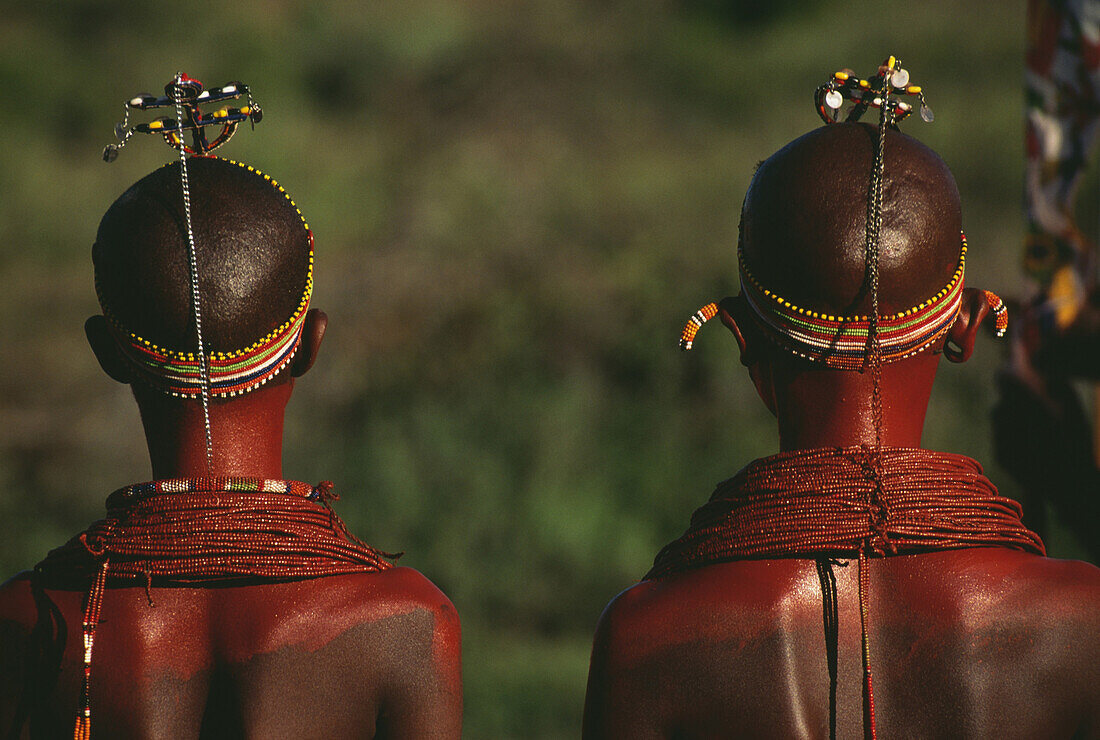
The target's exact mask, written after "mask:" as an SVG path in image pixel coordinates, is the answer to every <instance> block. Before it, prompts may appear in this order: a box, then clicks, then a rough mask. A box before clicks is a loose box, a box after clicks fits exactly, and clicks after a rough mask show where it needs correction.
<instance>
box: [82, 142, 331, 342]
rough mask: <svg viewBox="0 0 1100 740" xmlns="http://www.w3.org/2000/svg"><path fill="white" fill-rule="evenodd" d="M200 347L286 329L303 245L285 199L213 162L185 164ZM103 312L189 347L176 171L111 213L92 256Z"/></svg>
mask: <svg viewBox="0 0 1100 740" xmlns="http://www.w3.org/2000/svg"><path fill="white" fill-rule="evenodd" d="M187 172H188V176H189V180H190V192H191V215H192V225H193V232H194V236H195V246H196V253H197V260H198V272H199V278H200V292H201V308H202V322H203V339H204V341H205V343H206V345H207V347H208V348H209V349H210V350H212V351H232V350H237V349H241V348H243V347H246V346H247V345H249V344H251V343H252V342H254V341H256V340H257V339H259V338H261V337H263V336H264V335H266V334H267V333H268V332H270V331H271V330H272V329H275V328H276V327H278V326H279V325H280V324H282V323H283V322H285V321H286V320H287V319H288V318H289V317H290V316H291V314H292V313H293V312H294V311H295V309H296V308H297V306H298V303H299V301H300V300H301V299H302V295H303V293H304V291H305V284H306V275H307V273H308V270H309V254H310V249H309V239H308V236H307V233H306V230H305V227H304V226H303V223H302V218H301V216H300V215H299V214H298V212H297V210H296V209H295V208H294V206H293V205H292V204H291V202H290V201H289V200H288V198H287V197H286V196H285V195H284V194H283V193H282V192H280V191H279V190H278V189H277V188H275V187H273V186H272V183H271V182H270V181H268V180H265V179H264V178H263V176H262V175H259V174H257V173H256V172H254V171H253V172H250V171H248V170H247V169H245V168H244V167H241V166H238V165H236V164H234V163H232V162H227V161H225V160H221V159H216V158H213V157H194V158H192V159H190V160H188V163H187ZM92 261H93V262H94V264H95V276H96V285H97V289H98V292H99V296H100V301H101V302H102V303H103V306H104V309H105V311H109V312H110V313H111V315H112V316H114V317H115V319H117V321H118V322H119V323H120V324H122V326H123V327H125V328H126V329H127V330H128V331H130V332H133V333H135V334H137V335H139V336H140V337H142V338H144V339H148V340H150V341H152V342H153V343H154V344H158V345H160V346H162V347H166V348H169V349H174V350H182V351H190V350H192V349H193V348H194V347H195V346H196V338H195V329H194V318H193V310H192V301H191V278H190V270H189V267H188V246H187V228H186V221H185V217H184V210H183V196H182V188H181V185H180V171H179V163H178V162H176V163H173V164H171V165H168V166H165V167H162V168H160V169H158V170H156V171H154V172H152V173H150V174H149V175H147V176H146V177H144V178H142V179H141V180H139V181H138V182H137V183H135V184H134V185H133V186H132V187H131V188H130V189H129V190H127V191H126V192H125V193H123V194H122V195H121V196H120V197H119V199H118V200H116V201H115V202H114V204H113V205H111V207H110V209H108V211H107V213H106V214H105V215H104V216H103V220H102V221H101V222H100V224H99V231H98V233H97V235H96V243H95V246H94V247H93V249H92Z"/></svg>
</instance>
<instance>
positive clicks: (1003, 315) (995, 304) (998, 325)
mask: <svg viewBox="0 0 1100 740" xmlns="http://www.w3.org/2000/svg"><path fill="white" fill-rule="evenodd" d="M982 295H984V296H985V300H986V302H987V303H988V304H989V308H990V310H991V311H993V317H994V321H995V323H994V325H993V336H995V337H997V338H998V339H1001V338H1002V337H1004V335H1005V332H1007V331H1008V306H1006V305H1005V302H1004V301H1002V300H1001V297H1000V296H999V295H997V294H996V293H994V292H993V291H992V290H983V291H982Z"/></svg>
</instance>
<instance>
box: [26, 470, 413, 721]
mask: <svg viewBox="0 0 1100 740" xmlns="http://www.w3.org/2000/svg"><path fill="white" fill-rule="evenodd" d="M336 498H338V497H337V496H336V495H335V494H334V493H333V492H332V484H331V483H327V482H325V483H321V484H318V485H317V486H311V485H309V484H307V483H299V482H297V481H282V480H264V479H258V478H255V479H254V478H188V479H175V480H161V481H154V482H150V483H141V484H138V485H134V486H129V487H127V488H122V489H120V490H118V491H116V492H114V493H113V494H111V495H110V496H109V497H108V499H107V516H106V518H104V519H101V520H99V521H97V522H95V523H94V524H92V525H91V526H90V527H88V529H86V530H85V531H84V532H81V533H80V534H79V535H78V536H76V537H74V538H73V539H71V540H69V542H67V543H66V544H64V545H62V546H61V547H59V548H57V549H55V550H53V551H51V552H50V553H49V554H48V555H47V556H46V558H45V560H43V561H42V562H41V563H39V564H38V565H37V566H36V567H35V570H36V572H37V573H38V575H39V576H40V577H43V578H45V579H47V580H48V579H49V578H50V577H51V576H56V577H59V578H71V577H73V576H76V577H88V576H91V577H92V585H91V588H90V589H89V591H88V594H87V596H86V598H85V601H84V604H85V606H84V618H83V620H82V622H83V636H84V642H83V645H84V678H83V684H82V688H81V698H80V709H79V711H78V715H77V720H76V726H75V728H74V734H73V737H74V738H78V739H81V740H86V738H88V737H89V735H90V732H91V701H90V684H91V673H92V649H93V647H94V644H95V633H96V626H97V625H98V624H99V615H100V611H101V609H102V607H103V600H104V594H105V592H106V588H107V586H109V585H127V584H132V583H134V582H138V583H144V584H145V586H146V589H148V588H149V587H150V586H153V585H157V586H164V585H199V584H211V583H227V582H233V581H240V582H242V583H244V582H255V580H256V579H259V580H262V581H268V582H270V581H280V580H289V579H302V578H316V577H319V576H330V575H341V574H348V573H373V572H379V571H383V570H385V569H387V568H389V567H391V564H390V562H389V560H388V559H393V558H395V557H397V555H392V554H389V553H384V552H381V551H379V550H376V549H374V548H372V547H370V546H369V545H366V544H364V543H363V542H361V541H360V540H358V539H357V538H356V537H355V536H354V535H352V534H351V533H350V532H348V530H347V527H345V526H344V523H343V521H342V520H341V519H340V517H339V516H337V515H336V513H335V512H334V511H333V510H332V508H331V506H330V505H329V502H330V501H331V500H335V499H336ZM150 604H152V597H151V596H150Z"/></svg>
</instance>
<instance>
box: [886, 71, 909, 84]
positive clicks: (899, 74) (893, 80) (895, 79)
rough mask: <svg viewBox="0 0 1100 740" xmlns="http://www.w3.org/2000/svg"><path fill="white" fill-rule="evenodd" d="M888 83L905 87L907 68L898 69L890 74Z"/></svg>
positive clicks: (907, 80)
mask: <svg viewBox="0 0 1100 740" xmlns="http://www.w3.org/2000/svg"><path fill="white" fill-rule="evenodd" d="M890 84H891V85H893V86H894V87H905V86H906V85H908V84H909V70H907V69H899V70H897V71H896V72H894V74H892V75H891V76H890Z"/></svg>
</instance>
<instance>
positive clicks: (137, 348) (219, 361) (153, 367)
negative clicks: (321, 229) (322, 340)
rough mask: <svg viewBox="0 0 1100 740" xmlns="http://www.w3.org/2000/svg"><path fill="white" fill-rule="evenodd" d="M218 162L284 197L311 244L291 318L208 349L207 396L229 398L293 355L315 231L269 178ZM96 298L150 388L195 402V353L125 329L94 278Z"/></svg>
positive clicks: (308, 292) (198, 371)
mask: <svg viewBox="0 0 1100 740" xmlns="http://www.w3.org/2000/svg"><path fill="white" fill-rule="evenodd" d="M222 161H223V162H229V163H230V164H235V165H237V166H238V167H241V168H242V169H245V170H248V171H249V172H252V173H254V174H256V175H257V176H258V177H262V178H263V179H264V180H265V181H267V182H269V183H270V184H271V186H272V187H273V188H275V189H276V190H278V191H279V192H280V193H282V194H283V196H284V197H285V198H286V199H287V202H288V203H290V205H291V206H292V207H293V208H294V210H295V212H296V213H297V214H298V217H299V218H300V219H302V226H303V227H304V228H305V232H306V239H307V240H308V243H309V266H308V269H307V272H306V283H305V289H304V290H303V292H302V298H301V300H300V301H299V302H298V306H297V307H296V308H295V309H294V313H293V314H291V316H290V318H289V319H287V320H286V321H284V322H283V323H281V324H280V325H279V326H278V327H276V328H275V329H272V330H271V331H270V332H268V333H267V334H266V335H264V336H263V337H261V338H260V339H258V340H256V341H255V342H253V343H252V344H250V345H248V346H247V347H244V348H243V349H238V350H233V351H228V352H214V351H210V350H209V349H208V350H207V352H206V358H205V359H206V364H207V369H208V372H209V392H210V395H211V396H215V397H232V396H237V395H240V394H242V393H247V392H249V391H251V390H255V389H256V388H259V387H260V386H262V385H264V384H265V383H267V382H268V381H269V380H271V378H273V377H274V376H275V375H276V374H278V373H279V371H280V370H282V369H283V368H285V367H286V366H287V365H288V364H289V363H290V361H291V360H292V359H293V358H294V355H295V353H296V352H297V349H298V345H299V344H300V342H301V336H302V326H303V324H304V322H305V316H306V311H307V310H308V308H309V301H310V297H311V296H312V294H313V232H312V231H310V228H309V224H308V223H307V222H306V220H305V217H304V216H303V215H302V212H301V210H299V208H298V206H297V205H296V204H295V203H294V200H293V199H292V198H291V197H290V194H289V193H287V192H286V190H285V189H284V188H283V187H282V186H281V185H279V183H278V182H277V181H276V180H274V179H273V178H272V177H271V176H270V175H266V174H264V173H263V172H260V171H259V170H258V169H256V168H255V167H252V166H250V165H245V164H242V163H240V162H234V161H233V160H230V159H223V160H222ZM165 166H166V167H167V166H169V165H165ZM96 294H97V295H98V296H99V304H100V306H101V307H102V308H103V314H104V315H105V316H106V317H107V319H108V323H109V325H110V326H111V329H112V331H113V333H114V334H115V337H116V338H117V339H119V346H120V347H121V348H122V350H123V355H124V356H125V357H126V359H127V360H129V361H130V363H131V365H132V366H133V367H134V369H136V370H137V371H138V373H139V374H140V377H141V378H142V379H143V380H144V381H146V383H147V384H148V385H151V386H152V387H154V388H156V389H158V390H161V391H163V392H164V393H167V394H169V395H172V396H177V397H181V398H187V397H192V398H193V397H195V396H199V395H200V394H201V393H202V384H203V377H202V367H201V362H200V360H199V357H198V355H197V353H196V352H193V351H188V350H178V349H166V348H164V347H160V346H158V345H156V344H154V343H153V342H151V341H149V340H148V339H145V338H144V337H142V336H140V335H138V334H136V333H134V332H131V331H129V330H127V329H126V327H125V326H123V324H122V322H121V321H119V320H118V318H117V317H116V316H115V315H114V314H113V313H112V312H111V310H110V308H109V307H108V305H107V301H106V299H105V298H104V296H103V294H102V291H101V290H100V286H99V281H98V280H97V281H96Z"/></svg>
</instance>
